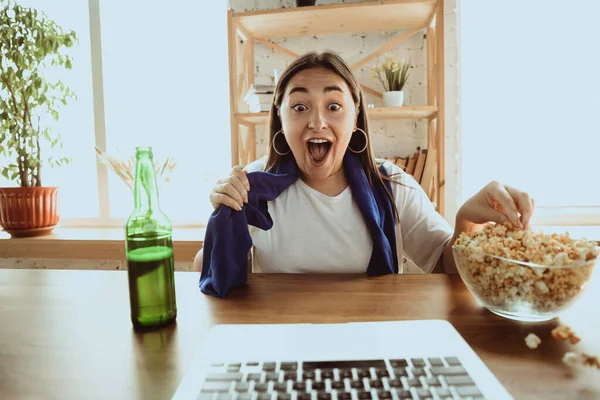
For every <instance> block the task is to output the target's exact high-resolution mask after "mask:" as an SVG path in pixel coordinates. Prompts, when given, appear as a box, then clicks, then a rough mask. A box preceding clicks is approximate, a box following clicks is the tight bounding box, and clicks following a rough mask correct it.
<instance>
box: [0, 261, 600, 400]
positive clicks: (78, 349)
mask: <svg viewBox="0 0 600 400" xmlns="http://www.w3.org/2000/svg"><path fill="white" fill-rule="evenodd" d="M198 278H199V274H198V273H194V272H178V273H176V281H177V304H178V312H179V315H178V319H177V324H176V325H175V326H172V327H169V328H165V329H163V330H160V331H155V332H149V333H144V334H136V333H134V331H133V330H132V327H131V323H130V320H129V300H128V295H127V275H126V272H124V271H58V270H54V271H49V270H0V398H2V399H62V400H66V399H142V398H143V399H168V398H170V396H171V395H172V394H173V393H174V392H175V389H176V388H177V385H178V383H179V380H180V379H181V378H182V376H183V374H184V372H185V370H186V367H187V366H188V365H189V364H190V362H191V360H192V358H193V356H194V354H195V352H196V351H197V350H198V348H199V346H200V345H201V344H202V340H203V338H204V336H205V335H206V333H207V331H208V329H209V328H210V327H211V326H213V325H214V324H218V323H290V322H321V323H323V322H346V321H374V320H402V319H432V318H440V319H446V320H448V321H450V322H451V323H452V324H453V325H454V326H455V327H456V328H457V329H458V331H459V332H460V333H461V334H462V335H463V337H464V338H465V339H466V340H467V342H469V344H470V345H471V346H472V347H473V348H474V349H475V351H476V352H477V353H478V354H479V356H480V357H481V358H482V359H483V361H484V362H485V363H486V364H487V365H488V366H489V368H490V369H491V370H492V372H494V373H495V374H496V375H497V376H498V378H499V379H500V381H501V382H502V383H503V384H504V385H505V386H506V387H507V389H508V390H509V392H510V393H511V394H512V395H513V396H514V397H515V398H516V399H531V398H543V399H592V398H600V371H597V370H592V369H591V368H575V369H572V368H569V367H567V366H566V365H564V364H563V363H562V362H561V358H562V356H563V354H564V353H565V352H566V351H568V350H570V349H578V350H584V351H588V352H590V353H592V354H600V335H599V334H600V320H599V318H598V316H599V310H600V307H599V306H600V301H599V300H600V295H599V294H600V284H599V282H598V281H599V279H596V278H598V274H596V276H595V279H594V282H593V283H592V285H591V287H590V288H589V290H588V291H587V292H586V293H585V294H584V297H582V298H581V301H580V302H579V303H577V304H576V305H575V307H573V308H572V309H571V310H570V311H569V312H568V313H567V314H565V315H564V316H563V317H562V318H561V321H557V320H554V321H551V322H547V323H539V324H524V323H517V322H514V321H510V320H506V319H503V318H500V317H498V316H496V315H494V314H491V313H490V312H488V311H486V310H485V309H483V308H481V307H480V306H479V305H478V304H477V303H476V302H475V301H474V300H473V298H472V297H471V295H470V294H469V292H468V291H467V289H466V288H465V287H464V285H463V284H462V282H461V280H460V278H459V277H457V276H451V277H448V276H446V275H419V276H416V275H404V276H402V275H397V276H391V275H388V276H383V277H378V278H367V277H366V276H362V275H360V276H358V275H352V276H348V275H319V276H310V275H265V274H253V275H252V276H251V278H250V283H249V285H248V286H245V287H243V288H239V289H237V290H235V291H234V292H232V293H231V294H230V296H229V297H228V298H227V299H224V300H221V299H217V298H212V297H209V296H205V295H203V294H202V293H200V291H199V289H198ZM559 322H564V323H567V324H569V325H570V326H571V327H572V328H574V329H575V330H576V332H577V333H578V334H579V335H580V336H581V337H582V342H580V344H578V345H576V346H572V345H569V344H565V343H563V342H557V341H556V340H554V339H552V338H551V336H550V331H551V329H552V328H554V327H555V326H557V325H558V323H559ZM529 332H534V333H536V334H537V335H538V336H540V338H541V339H542V340H543V342H542V345H541V346H540V347H539V348H538V349H537V350H530V349H528V348H527V347H526V346H525V343H524V337H525V336H526V335H527V334H528V333H529Z"/></svg>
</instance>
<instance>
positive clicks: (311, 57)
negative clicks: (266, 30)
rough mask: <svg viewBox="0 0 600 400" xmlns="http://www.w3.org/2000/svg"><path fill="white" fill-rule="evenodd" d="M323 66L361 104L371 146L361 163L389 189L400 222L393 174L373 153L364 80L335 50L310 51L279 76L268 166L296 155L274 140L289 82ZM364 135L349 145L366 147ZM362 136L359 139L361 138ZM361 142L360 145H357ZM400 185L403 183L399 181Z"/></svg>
mask: <svg viewBox="0 0 600 400" xmlns="http://www.w3.org/2000/svg"><path fill="white" fill-rule="evenodd" d="M316 67H322V68H327V69H329V70H331V71H333V72H335V73H336V74H337V75H339V76H340V77H341V78H342V79H344V81H346V84H347V85H348V87H349V88H350V93H351V94H352V99H353V100H354V104H356V107H357V114H358V116H357V120H356V126H357V128H360V129H362V130H363V131H365V134H366V136H367V142H368V143H367V148H366V149H365V151H363V152H362V153H360V154H358V155H357V156H358V158H359V160H360V163H361V165H362V167H363V169H364V171H365V174H366V175H367V179H368V180H369V183H370V184H371V185H374V184H375V185H380V186H381V187H382V188H383V189H384V190H385V192H386V194H387V196H388V198H389V200H390V201H391V203H392V205H393V207H392V208H393V210H394V219H395V221H396V222H398V220H399V215H398V209H397V207H396V204H395V202H394V197H393V195H392V193H390V191H389V190H388V189H387V187H386V186H385V184H384V182H383V180H384V179H385V180H388V181H392V182H395V183H399V182H396V181H394V180H392V179H391V177H386V176H384V175H382V174H381V172H380V171H379V169H378V165H377V162H376V161H375V155H374V154H373V148H372V147H371V136H370V133H369V119H368V117H367V113H366V104H365V100H364V96H363V93H362V90H361V88H360V83H359V82H358V80H357V79H356V77H355V76H354V74H353V73H352V71H351V70H350V68H349V67H348V65H347V64H346V62H345V61H344V60H343V59H342V57H340V56H339V55H338V54H337V53H335V52H333V51H325V52H323V53H315V52H310V53H306V54H304V55H302V56H300V57H298V58H297V59H296V60H294V61H293V62H292V63H291V64H290V65H289V66H288V67H287V68H286V69H285V71H283V73H282V74H281V77H280V78H279V82H278V83H277V86H276V87H275V94H274V96H273V103H272V104H271V110H270V111H269V139H268V150H267V165H266V170H267V171H270V170H272V168H274V167H275V166H277V165H279V163H280V161H281V160H282V158H284V157H293V155H292V154H291V152H290V153H289V154H287V155H285V156H280V155H279V154H277V152H276V151H275V149H274V148H273V139H274V137H275V135H276V134H277V133H278V132H279V131H281V129H282V126H281V120H280V119H279V115H278V110H279V108H280V107H281V103H282V102H283V95H284V94H285V90H286V88H287V86H288V83H289V82H290V80H291V79H292V77H293V76H294V75H296V74H297V73H298V72H300V71H303V70H305V69H310V68H316ZM362 136H363V135H362V134H360V132H358V134H354V135H352V138H351V139H350V143H349V147H351V148H353V149H362V148H363V147H365V143H364V140H363V138H362ZM357 138H358V140H357ZM356 142H359V144H356ZM278 148H279V149H281V146H279V147H278ZM280 151H282V150H280ZM399 184H400V183H399Z"/></svg>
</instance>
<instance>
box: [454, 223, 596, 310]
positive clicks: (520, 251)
mask: <svg viewBox="0 0 600 400" xmlns="http://www.w3.org/2000/svg"><path fill="white" fill-rule="evenodd" d="M454 248H455V257H456V262H457V266H458V268H459V269H460V272H461V275H462V276H463V279H464V280H465V283H466V284H467V285H468V286H470V287H471V288H472V289H473V290H474V291H475V292H476V293H478V295H479V296H481V297H482V299H483V300H484V301H486V303H487V304H488V305H489V306H491V307H495V308H499V309H502V310H506V311H510V310H523V309H525V310H527V312H532V311H533V312H535V313H545V312H555V311H557V310H558V309H559V308H560V307H562V306H563V305H565V304H567V303H568V302H569V301H570V300H572V299H573V298H575V297H576V296H577V295H578V294H579V293H580V292H581V291H582V289H583V287H584V285H585V283H586V282H587V281H588V280H589V279H590V277H591V274H592V272H593V268H594V263H589V264H587V265H583V266H578V267H576V268H556V267H569V266H576V265H578V264H584V263H585V262H586V261H590V260H594V259H595V258H596V257H597V256H598V247H597V243H596V242H592V241H588V240H585V239H572V238H570V237H569V234H568V233H566V234H564V235H559V234H543V233H536V232H533V231H532V230H530V229H528V230H521V229H517V228H515V227H514V226H513V225H512V224H510V223H508V224H506V225H499V224H493V223H489V224H486V225H485V226H484V228H483V229H481V230H479V231H474V232H471V233H465V232H463V233H461V234H460V236H459V238H458V239H457V240H456V242H455V244H454ZM498 257H502V258H503V259H502V258H498ZM510 260H516V261H520V262H525V263H533V264H537V265H539V266H525V265H520V264H516V263H515V262H512V261H510ZM546 266H547V267H554V268H544V267H546Z"/></svg>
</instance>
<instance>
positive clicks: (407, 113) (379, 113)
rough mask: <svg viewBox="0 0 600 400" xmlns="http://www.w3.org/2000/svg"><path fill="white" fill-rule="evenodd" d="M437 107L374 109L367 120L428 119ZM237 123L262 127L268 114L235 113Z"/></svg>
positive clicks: (434, 114)
mask: <svg viewBox="0 0 600 400" xmlns="http://www.w3.org/2000/svg"><path fill="white" fill-rule="evenodd" d="M437 111H438V108H437V106H422V107H375V108H369V109H368V111H367V112H368V115H369V119H371V120H382V119H430V118H434V117H435V116H436V115H437ZM236 117H237V119H238V121H241V122H245V123H246V124H251V125H262V124H266V123H267V119H268V118H269V113H268V112H260V113H237V114H236Z"/></svg>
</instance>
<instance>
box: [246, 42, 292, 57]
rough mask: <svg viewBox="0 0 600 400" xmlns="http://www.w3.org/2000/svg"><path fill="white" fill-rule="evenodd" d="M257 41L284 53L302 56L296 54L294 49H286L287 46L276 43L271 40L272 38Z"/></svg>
mask: <svg viewBox="0 0 600 400" xmlns="http://www.w3.org/2000/svg"><path fill="white" fill-rule="evenodd" d="M256 41H257V42H258V43H261V44H264V45H265V46H268V47H270V48H272V49H273V50H275V51H279V52H281V53H283V54H287V55H288V56H290V57H293V58H297V57H299V56H300V55H299V54H296V53H294V52H293V51H291V50H288V49H286V48H285V47H282V46H280V45H278V44H275V43H273V42H271V41H270V40H266V39H256Z"/></svg>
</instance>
